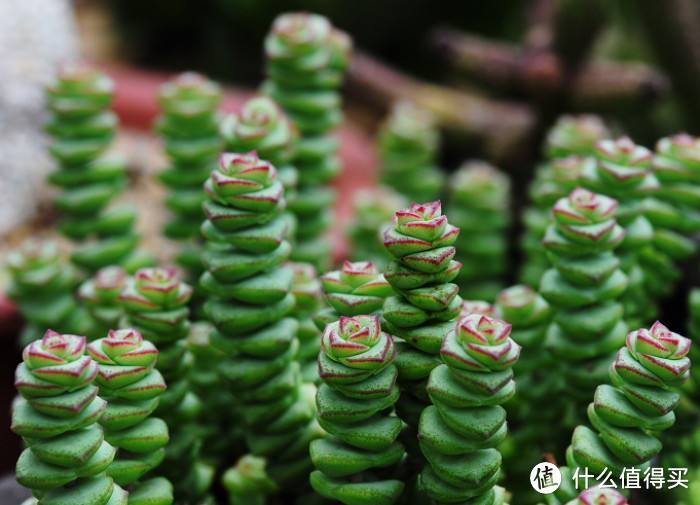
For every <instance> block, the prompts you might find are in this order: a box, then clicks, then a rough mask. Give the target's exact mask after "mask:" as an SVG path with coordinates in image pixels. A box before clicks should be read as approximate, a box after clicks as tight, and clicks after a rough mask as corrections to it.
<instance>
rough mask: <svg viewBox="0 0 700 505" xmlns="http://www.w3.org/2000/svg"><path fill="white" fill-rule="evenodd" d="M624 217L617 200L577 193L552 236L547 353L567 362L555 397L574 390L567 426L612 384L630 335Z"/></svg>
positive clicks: (560, 211)
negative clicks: (621, 254)
mask: <svg viewBox="0 0 700 505" xmlns="http://www.w3.org/2000/svg"><path fill="white" fill-rule="evenodd" d="M616 210H617V202H616V201H615V200H613V199H612V198H608V197H606V196H603V195H598V194H595V193H592V192H590V191H588V190H585V189H581V188H578V189H575V190H574V191H572V192H571V193H570V194H569V196H567V197H565V198H561V199H560V200H559V201H558V202H557V203H556V205H555V206H554V207H553V209H552V224H550V226H549V228H548V229H547V232H546V234H545V237H544V242H543V243H544V247H545V248H546V250H547V254H548V256H549V258H550V261H551V263H552V268H550V269H549V270H547V271H546V272H545V274H544V276H543V277H542V282H541V284H540V293H541V294H542V296H543V297H544V298H545V299H546V300H547V301H548V302H549V303H550V305H551V306H552V310H553V320H552V323H551V325H550V327H549V329H548V332H547V347H548V348H549V349H550V351H551V352H552V354H553V356H554V357H555V358H556V359H557V360H559V361H560V362H561V363H562V366H561V367H560V369H559V370H556V371H553V372H552V377H558V379H557V380H558V382H559V384H558V385H555V386H554V392H553V393H552V394H558V393H557V392H556V391H557V390H561V391H562V392H563V391H566V394H567V396H568V397H569V398H572V399H573V401H574V403H572V404H571V405H570V409H569V410H568V411H567V412H564V413H562V416H563V418H562V421H561V423H560V424H559V425H560V426H564V427H572V426H571V425H572V424H573V423H575V422H576V420H577V419H578V416H579V412H580V411H581V407H582V406H581V405H576V403H575V402H580V401H585V399H587V398H588V397H590V393H591V392H592V391H593V389H594V388H595V387H596V386H597V385H598V384H601V383H604V382H605V381H606V377H607V369H608V366H609V365H610V363H611V362H612V354H613V353H614V352H615V350H616V349H618V348H619V347H620V345H621V344H622V343H623V342H624V339H625V335H626V334H627V325H626V324H625V322H624V320H623V307H622V303H621V297H622V295H623V294H624V292H625V289H626V288H627V276H626V275H625V274H624V273H623V272H622V270H621V267H620V260H619V259H618V258H617V256H616V255H615V253H614V251H615V249H616V248H617V247H618V246H619V245H620V244H621V243H622V241H623V239H624V235H625V232H624V230H623V229H622V227H621V226H619V225H618V224H617V221H616V220H615V212H616ZM567 429H568V428H567Z"/></svg>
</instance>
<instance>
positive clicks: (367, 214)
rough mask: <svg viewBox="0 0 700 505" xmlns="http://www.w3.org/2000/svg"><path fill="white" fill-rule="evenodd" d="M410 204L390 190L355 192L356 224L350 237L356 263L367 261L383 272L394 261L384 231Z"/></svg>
mask: <svg viewBox="0 0 700 505" xmlns="http://www.w3.org/2000/svg"><path fill="white" fill-rule="evenodd" d="M406 204H407V202H406V201H405V200H404V198H403V197H401V195H399V194H398V193H396V192H395V191H394V190H392V189H391V188H388V187H381V186H380V187H377V188H372V189H361V190H358V191H357V192H355V195H354V196H353V205H352V220H351V221H350V223H349V224H348V227H347V233H346V236H347V238H348V241H349V242H350V253H349V254H350V257H351V259H352V260H354V261H361V260H367V261H371V262H372V263H374V264H375V265H376V266H377V268H378V269H380V270H383V269H384V268H385V267H386V264H387V263H388V262H389V260H390V259H391V256H390V255H389V254H388V253H387V251H386V249H385V248H384V244H383V243H382V231H383V230H384V228H385V227H386V225H387V224H389V223H390V222H391V218H392V216H393V215H394V210H396V209H401V208H403V207H405V206H406Z"/></svg>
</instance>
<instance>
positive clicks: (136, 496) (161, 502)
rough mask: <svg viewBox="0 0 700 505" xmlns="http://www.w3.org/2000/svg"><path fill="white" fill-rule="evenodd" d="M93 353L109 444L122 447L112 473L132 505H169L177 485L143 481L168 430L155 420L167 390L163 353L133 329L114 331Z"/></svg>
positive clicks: (109, 471) (158, 479)
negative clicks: (161, 362)
mask: <svg viewBox="0 0 700 505" xmlns="http://www.w3.org/2000/svg"><path fill="white" fill-rule="evenodd" d="M88 354H89V355H90V357H91V358H92V359H93V360H95V362H96V363H97V377H96V380H95V382H96V383H97V385H98V386H99V388H100V395H101V397H102V398H104V399H105V400H106V401H107V408H106V410H105V411H104V414H103V415H102V417H101V418H100V424H101V425H102V427H103V428H104V432H105V435H104V436H105V440H106V441H107V442H109V443H110V444H111V445H112V446H113V447H115V448H116V449H117V454H116V456H115V458H114V461H113V462H112V464H111V465H110V466H109V468H108V469H107V475H109V476H110V477H112V478H113V479H114V482H116V483H117V484H119V485H120V486H124V487H128V489H129V505H153V504H157V505H170V504H172V503H173V487H172V484H171V483H170V482H169V481H168V480H167V479H165V478H163V477H156V478H152V479H148V480H143V477H144V476H145V475H146V474H148V473H149V472H150V471H151V470H153V469H154V468H155V467H157V466H158V465H159V464H160V463H161V462H162V461H163V457H164V456H165V449H164V447H165V445H166V444H167V443H168V440H169V435H168V426H167V425H166V424H165V422H164V421H163V420H162V419H159V418H157V417H151V414H152V413H153V411H154V410H155V409H156V407H157V406H158V397H159V396H160V395H161V394H163V392H164V391H165V381H164V380H163V376H162V375H161V374H160V372H158V371H157V370H156V369H155V366H156V360H157V359H158V349H156V347H155V346H154V345H153V344H152V343H150V342H149V341H147V340H144V339H143V337H142V336H141V334H140V333H138V332H137V331H135V330H131V329H124V330H110V331H109V333H108V335H107V336H106V337H104V338H100V339H98V340H95V341H93V342H91V343H90V344H89V345H88Z"/></svg>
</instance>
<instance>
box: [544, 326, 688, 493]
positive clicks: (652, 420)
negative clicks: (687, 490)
mask: <svg viewBox="0 0 700 505" xmlns="http://www.w3.org/2000/svg"><path fill="white" fill-rule="evenodd" d="M689 350H690V340H689V339H687V338H685V337H682V336H680V335H678V334H677V333H674V332H672V331H670V330H669V329H668V328H666V327H665V326H664V325H663V324H661V323H659V322H658V321H657V322H656V323H654V324H653V325H652V327H651V328H650V329H648V330H647V329H644V328H642V329H639V330H636V331H633V332H631V333H629V335H627V341H626V344H625V346H623V347H622V348H621V349H620V350H619V351H618V353H617V356H616V357H615V361H614V362H613V364H612V366H611V367H610V383H611V384H610V385H608V384H602V385H600V386H598V388H597V389H596V392H595V396H594V400H593V402H592V403H591V404H590V405H589V406H588V419H589V421H590V423H591V426H592V428H593V429H591V428H589V427H587V426H578V427H577V428H576V430H574V433H573V436H572V438H571V445H570V446H569V448H568V450H567V452H566V461H567V464H568V468H564V469H562V480H563V482H566V483H567V485H563V486H562V487H560V488H559V490H557V491H556V493H555V496H556V499H557V500H559V501H555V502H554V503H561V502H566V501H567V500H570V499H572V498H573V497H574V496H573V495H575V493H572V488H573V483H572V481H571V476H572V474H573V473H572V472H573V471H574V469H575V468H588V470H590V472H591V473H592V474H594V475H600V474H601V472H603V470H605V469H607V470H610V471H611V472H612V473H613V475H619V474H620V473H621V472H622V470H623V468H625V467H627V468H629V467H637V468H645V467H647V466H649V465H650V463H651V461H652V459H653V458H655V457H656V456H657V455H658V454H659V452H660V451H661V442H660V441H659V439H658V435H659V432H661V431H663V430H666V429H668V428H670V427H671V426H673V424H674V422H675V415H674V412H673V410H674V409H675V407H676V406H677V405H678V402H679V401H680V394H679V393H678V392H677V390H676V389H677V388H678V386H680V385H681V384H682V383H683V382H684V381H685V380H686V379H687V377H688V375H689V369H690V359H688V357H687V354H688V351H689ZM579 484H583V481H579ZM581 487H585V486H579V488H581Z"/></svg>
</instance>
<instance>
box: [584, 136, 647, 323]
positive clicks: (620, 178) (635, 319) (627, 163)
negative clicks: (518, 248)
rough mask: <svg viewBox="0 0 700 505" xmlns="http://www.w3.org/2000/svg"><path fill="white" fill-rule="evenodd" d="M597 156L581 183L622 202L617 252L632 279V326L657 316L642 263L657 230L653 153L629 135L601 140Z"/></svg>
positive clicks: (627, 300) (628, 299)
mask: <svg viewBox="0 0 700 505" xmlns="http://www.w3.org/2000/svg"><path fill="white" fill-rule="evenodd" d="M595 156H596V163H592V164H589V165H586V167H584V170H583V171H582V173H581V177H580V181H581V185H582V186H584V187H586V188H588V189H590V190H592V191H595V192H597V193H601V194H603V195H607V196H609V197H611V198H615V199H616V200H617V201H618V203H619V207H618V209H617V211H616V214H615V215H616V218H617V220H618V222H619V224H620V226H622V228H624V230H625V236H624V240H623V241H622V243H621V244H620V247H619V249H618V251H617V254H618V255H619V257H620V260H621V262H622V269H623V271H624V272H625V273H626V274H627V276H628V280H629V281H628V287H627V290H626V292H625V294H624V298H623V303H624V306H625V319H626V320H627V322H628V324H629V325H630V326H631V327H633V328H634V327H639V326H641V325H642V324H643V323H646V322H647V320H648V319H649V318H653V317H654V312H655V310H656V309H655V303H654V300H653V297H652V295H651V292H650V291H649V290H647V289H645V286H644V284H645V282H644V276H645V273H644V270H643V269H642V268H641V266H640V263H639V255H640V252H641V251H642V250H644V249H645V248H646V247H652V239H653V234H654V230H653V227H652V225H651V223H650V222H649V220H648V219H647V218H646V216H645V215H644V203H645V199H647V198H649V196H650V195H651V194H652V193H653V192H655V191H656V190H657V189H658V181H657V180H656V177H654V175H653V174H652V173H651V161H652V153H651V151H649V150H648V149H647V148H645V147H643V146H640V145H637V144H635V143H634V142H633V141H632V140H631V139H630V138H629V137H620V138H619V139H617V140H602V141H600V142H598V143H597V144H596V150H595Z"/></svg>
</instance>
